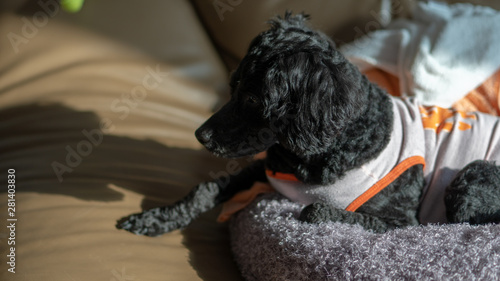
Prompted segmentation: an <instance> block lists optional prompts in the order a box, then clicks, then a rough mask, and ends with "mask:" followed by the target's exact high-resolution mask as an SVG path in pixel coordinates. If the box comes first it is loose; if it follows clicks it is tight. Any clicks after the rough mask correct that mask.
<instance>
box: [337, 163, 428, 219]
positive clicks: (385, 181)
mask: <svg viewBox="0 0 500 281" xmlns="http://www.w3.org/2000/svg"><path fill="white" fill-rule="evenodd" d="M417 164H422V165H424V167H425V159H424V157H422V156H412V157H410V158H407V159H405V160H403V161H402V162H401V163H399V164H398V165H396V167H394V168H393V169H392V170H391V171H390V172H389V173H388V174H387V175H385V177H383V178H382V179H381V180H379V181H378V182H377V183H375V184H374V185H373V186H372V187H370V188H369V189H368V190H367V191H365V192H364V193H363V194H361V195H360V196H359V197H358V198H356V199H355V200H354V201H352V203H351V204H349V206H347V208H346V211H351V212H354V211H356V210H357V209H358V208H359V207H361V205H363V204H364V203H366V202H367V201H368V200H370V199H371V198H372V197H373V196H375V195H376V194H377V193H379V192H380V191H381V190H382V189H384V188H386V187H387V186H388V185H389V184H391V183H392V182H393V181H394V180H395V179H397V178H398V177H399V176H400V175H401V174H402V173H404V172H405V171H406V170H408V169H409V168H410V167H412V166H414V165H417Z"/></svg>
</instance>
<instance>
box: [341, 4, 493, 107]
mask: <svg viewBox="0 0 500 281" xmlns="http://www.w3.org/2000/svg"><path fill="white" fill-rule="evenodd" d="M341 51H342V52H343V53H344V55H346V57H347V58H348V59H349V60H350V61H351V62H353V63H354V64H356V65H357V66H358V67H359V68H360V69H361V70H365V69H368V68H371V67H378V68H381V69H383V70H385V71H387V72H389V73H391V74H393V75H396V76H397V77H398V78H399V79H400V90H401V93H402V95H403V96H415V97H417V99H419V100H420V101H421V102H422V103H423V104H427V105H438V106H442V107H450V106H451V105H452V104H453V103H454V102H456V101H457V100H459V99H461V98H462V97H464V96H465V95H466V94H467V93H468V92H469V91H471V90H473V89H474V88H476V87H477V86H478V85H480V84H481V83H482V82H484V81H485V80H486V79H487V78H488V77H490V76H491V75H492V74H493V73H494V72H495V71H496V70H497V69H499V68H500V12H498V11H496V10H493V9H491V8H487V7H482V6H474V5H471V4H454V5H447V4H444V3H439V2H427V3H426V2H419V3H418V5H417V6H416V7H415V9H414V10H413V11H412V17H411V19H398V20H395V21H393V22H392V23H390V24H389V25H388V26H387V28H386V29H385V30H380V31H375V32H373V33H370V34H368V35H367V36H364V37H362V38H360V39H358V40H356V41H354V42H353V43H350V44H348V45H345V46H343V47H342V48H341Z"/></svg>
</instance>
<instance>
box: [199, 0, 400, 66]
mask: <svg viewBox="0 0 500 281" xmlns="http://www.w3.org/2000/svg"><path fill="white" fill-rule="evenodd" d="M194 3H195V4H196V7H197V9H198V10H199V13H200V15H201V17H202V19H203V21H204V22H205V24H206V25H207V27H208V29H209V32H210V34H211V35H212V36H213V38H214V41H215V43H216V44H217V46H218V47H219V48H220V50H221V52H222V54H223V55H224V58H225V60H226V61H227V62H228V63H229V65H230V67H235V65H236V64H237V63H238V62H239V60H240V59H241V58H242V57H243V56H244V55H245V53H246V51H247V48H248V45H249V43H250V41H251V40H252V39H253V38H254V37H255V36H256V35H257V34H258V33H259V32H261V31H263V30H265V29H267V28H268V25H267V21H268V20H269V19H270V18H272V17H274V16H276V15H283V14H284V13H285V11H286V10H291V11H293V12H295V13H298V12H302V11H304V12H306V13H308V14H310V15H311V16H312V19H311V24H312V26H314V27H316V28H319V29H321V30H322V31H324V32H325V33H327V34H328V35H331V36H333V37H334V38H335V39H336V40H337V41H338V42H343V41H349V40H352V39H353V38H354V37H353V36H356V33H366V31H369V30H373V29H374V28H380V27H381V26H382V25H383V24H385V23H386V20H387V19H388V18H386V16H391V12H390V9H391V3H390V1H386V0H378V1H373V0H364V1H342V0H335V1H332V0H312V1H301V0H278V1H266V0H257V1H243V0H215V1H214V0H195V1H194ZM398 7H399V6H396V7H395V8H398ZM382 11H384V12H382ZM358 36H361V34H358Z"/></svg>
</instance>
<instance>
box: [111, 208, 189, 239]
mask: <svg viewBox="0 0 500 281" xmlns="http://www.w3.org/2000/svg"><path fill="white" fill-rule="evenodd" d="M165 213H166V210H165V209H164V208H155V209H151V210H148V211H144V212H142V213H137V214H133V215H130V216H128V217H125V218H122V219H120V220H119V221H118V222H117V223H116V228H118V229H124V230H127V231H130V232H132V233H134V234H137V235H146V236H150V237H154V236H159V235H161V234H163V233H166V232H170V231H173V230H176V229H178V228H180V226H179V224H178V223H177V222H175V221H171V220H168V219H166V214H165Z"/></svg>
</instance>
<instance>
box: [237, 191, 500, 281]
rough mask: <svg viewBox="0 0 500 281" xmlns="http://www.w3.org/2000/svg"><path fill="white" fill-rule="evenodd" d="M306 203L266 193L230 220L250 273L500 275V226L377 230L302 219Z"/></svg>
mask: <svg viewBox="0 0 500 281" xmlns="http://www.w3.org/2000/svg"><path fill="white" fill-rule="evenodd" d="M302 207H303V206H302V205H300V204H297V203H293V202H290V201H289V200H287V199H285V198H284V197H282V196H280V195H276V194H272V195H264V196H261V197H259V198H258V200H255V202H253V203H252V205H250V206H248V207H247V208H246V209H244V210H242V211H241V212H239V213H238V214H237V215H236V216H235V217H234V218H233V219H232V220H231V224H230V232H231V243H232V250H233V253H234V256H235V259H236V261H237V263H238V264H239V266H240V270H241V272H242V274H243V276H244V277H245V278H246V279H247V280H260V281H262V280H500V225H483V226H470V225H468V224H455V225H428V226H418V227H409V228H404V229H397V230H393V231H389V232H387V233H384V234H375V233H372V232H369V231H366V230H364V229H363V228H361V227H359V226H351V225H346V224H341V223H328V224H321V225H310V224H304V223H301V222H299V221H298V220H297V217H298V215H299V213H300V210H301V209H302Z"/></svg>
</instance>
